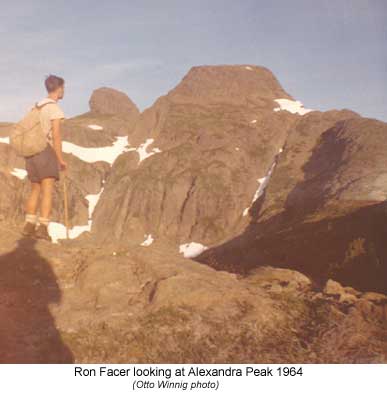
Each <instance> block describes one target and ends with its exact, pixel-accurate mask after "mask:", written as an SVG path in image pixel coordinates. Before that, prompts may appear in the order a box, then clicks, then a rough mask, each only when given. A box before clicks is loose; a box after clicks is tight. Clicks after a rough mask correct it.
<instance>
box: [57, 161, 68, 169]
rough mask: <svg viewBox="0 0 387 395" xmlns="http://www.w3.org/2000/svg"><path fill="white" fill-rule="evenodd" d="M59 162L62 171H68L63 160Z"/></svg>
mask: <svg viewBox="0 0 387 395" xmlns="http://www.w3.org/2000/svg"><path fill="white" fill-rule="evenodd" d="M58 162H59V167H60V171H66V170H67V163H66V162H65V161H64V160H63V159H62V160H59V161H58Z"/></svg>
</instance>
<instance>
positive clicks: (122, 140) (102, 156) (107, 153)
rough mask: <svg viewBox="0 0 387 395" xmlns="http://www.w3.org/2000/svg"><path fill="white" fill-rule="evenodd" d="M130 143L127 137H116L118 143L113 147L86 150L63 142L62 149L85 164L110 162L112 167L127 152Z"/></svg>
mask: <svg viewBox="0 0 387 395" xmlns="http://www.w3.org/2000/svg"><path fill="white" fill-rule="evenodd" d="M128 144H129V142H128V137H127V136H124V137H122V136H119V137H116V141H115V142H114V143H113V145H111V146H107V147H92V148H86V147H81V146H79V145H76V144H73V143H70V142H68V141H63V143H62V149H63V152H66V153H67V154H73V155H75V156H76V157H78V158H79V159H81V160H83V161H84V162H89V163H94V162H98V161H104V162H108V163H109V164H110V165H112V164H113V162H114V161H115V160H116V159H117V157H118V156H119V155H121V154H122V153H123V152H127V151H128V150H129V149H128V148H127V146H128Z"/></svg>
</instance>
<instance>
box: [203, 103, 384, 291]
mask: <svg viewBox="0 0 387 395" xmlns="http://www.w3.org/2000/svg"><path fill="white" fill-rule="evenodd" d="M348 115H349V116H350V117H349V118H347V116H348ZM316 117H317V118H319V119H322V122H320V123H321V124H322V125H324V127H323V128H322V130H321V129H320V128H317V129H313V127H312V125H316V124H318V122H317V120H316ZM339 117H342V119H341V120H338V118H339ZM326 120H327V121H328V123H326V122H325V121H326ZM333 120H335V121H337V122H335V123H334V124H333V125H332V121H333ZM309 123H310V126H308V124H309ZM325 128H326V130H325V131H323V129H325ZM313 130H316V131H317V136H313V134H312V133H313V132H312V131H313ZM309 131H311V132H310V133H311V134H312V136H310V134H308V132H309ZM386 135H387V125H386V124H385V123H384V122H380V121H377V120H373V119H367V118H361V117H359V116H351V114H350V113H349V112H347V111H344V112H340V113H339V112H335V113H331V112H329V113H326V114H324V113H323V114H319V113H311V114H308V115H306V116H305V118H303V119H302V121H300V122H299V123H298V124H297V126H296V127H295V129H294V131H292V132H291V133H290V134H289V137H288V139H287V141H286V144H285V148H284V152H283V153H282V154H281V155H280V156H279V158H278V161H277V165H276V167H275V169H274V171H273V174H272V177H271V179H270V183H269V184H268V187H267V189H266V191H265V194H264V196H262V199H261V201H259V202H257V205H258V208H257V209H256V210H255V211H254V210H252V212H253V213H254V215H253V217H252V223H251V224H250V225H249V226H248V227H247V228H246V229H245V230H244V232H243V233H241V234H240V235H239V236H238V237H236V238H234V239H233V240H230V241H228V242H226V243H224V244H223V245H219V246H217V247H215V248H214V249H213V250H207V251H205V252H204V253H203V254H202V256H201V257H198V259H199V260H200V261H202V262H210V256H215V257H216V259H217V260H218V261H220V262H222V265H220V268H223V269H224V268H226V267H227V268H228V269H229V270H233V271H237V272H240V271H248V270H250V269H251V268H252V267H255V266H256V265H260V264H270V265H275V266H281V267H290V268H295V269H297V270H300V271H302V272H303V273H308V274H309V275H311V276H313V277H314V278H315V279H316V280H319V281H326V279H327V278H333V279H336V280H338V281H340V282H342V283H343V284H345V285H351V286H355V287H357V288H359V289H361V290H374V291H378V292H387V283H386V281H385V278H386V276H387V264H386V262H387V249H386V248H385V240H386V238H387V227H386V225H385V224H386V219H387V206H386V197H387V190H386V184H385V180H386V177H387V173H386V168H385V165H384V162H385V160H384V154H385V152H386V149H387V145H386V144H387V143H386V138H385V136H386ZM316 137H317V138H316ZM236 262H237V264H235V263H236Z"/></svg>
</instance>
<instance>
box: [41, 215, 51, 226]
mask: <svg viewBox="0 0 387 395" xmlns="http://www.w3.org/2000/svg"><path fill="white" fill-rule="evenodd" d="M39 223H40V224H41V225H44V226H48V224H49V223H50V219H49V218H44V217H39Z"/></svg>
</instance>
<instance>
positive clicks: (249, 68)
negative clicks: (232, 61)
mask: <svg viewBox="0 0 387 395" xmlns="http://www.w3.org/2000/svg"><path fill="white" fill-rule="evenodd" d="M245 69H246V70H253V69H252V68H251V67H250V66H246V67H245Z"/></svg>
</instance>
